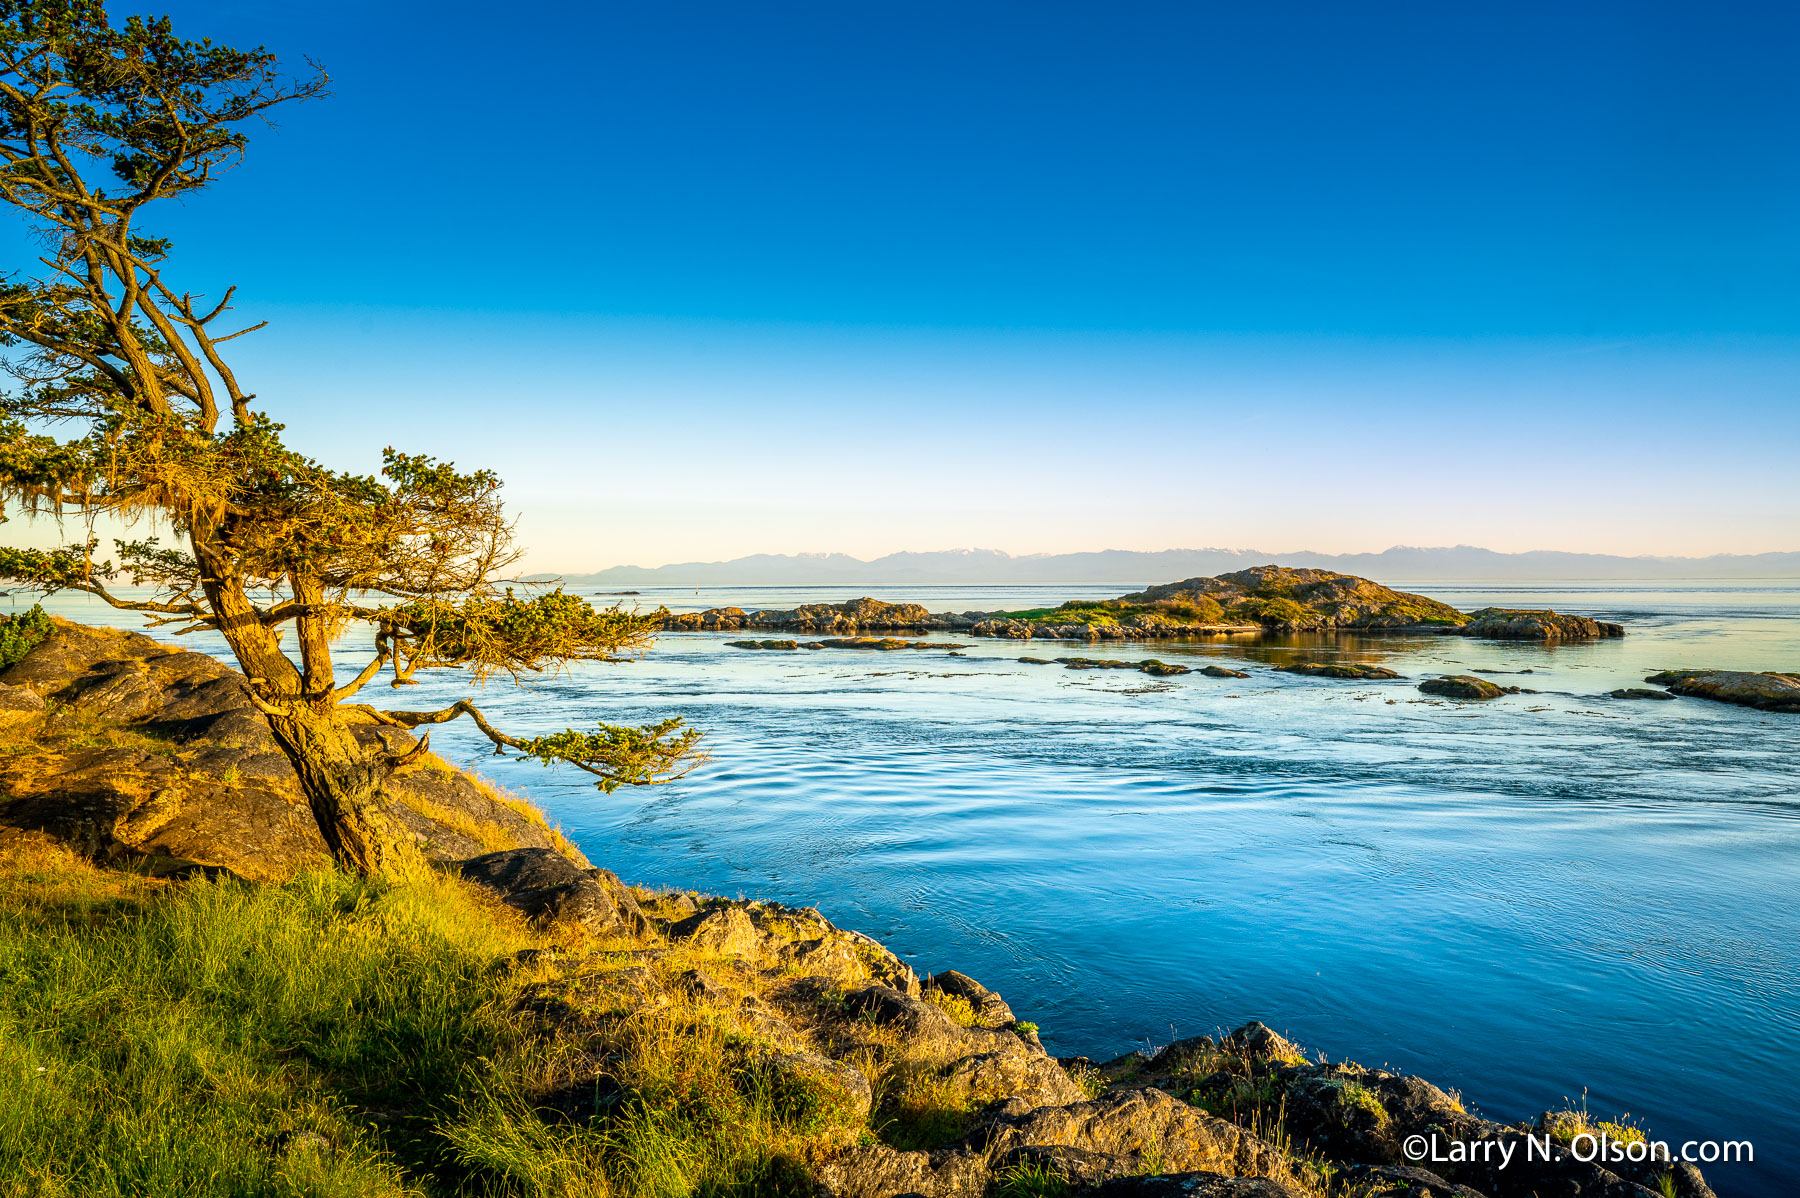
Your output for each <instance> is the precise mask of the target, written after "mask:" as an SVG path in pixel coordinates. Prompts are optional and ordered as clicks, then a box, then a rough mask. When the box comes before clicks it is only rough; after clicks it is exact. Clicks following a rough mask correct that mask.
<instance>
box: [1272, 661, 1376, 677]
mask: <svg viewBox="0 0 1800 1198" xmlns="http://www.w3.org/2000/svg"><path fill="white" fill-rule="evenodd" d="M1275 668H1276V669H1278V670H1280V671H1281V672H1282V673H1284V674H1305V675H1306V676H1307V677H1309V678H1358V679H1387V678H1399V677H1402V675H1400V674H1396V673H1394V671H1392V670H1390V669H1388V668H1387V667H1386V666H1359V665H1352V664H1349V663H1345V662H1323V661H1298V662H1295V663H1294V664H1293V665H1291V666H1276V667H1275Z"/></svg>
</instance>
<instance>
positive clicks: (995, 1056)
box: [937, 1051, 1087, 1107]
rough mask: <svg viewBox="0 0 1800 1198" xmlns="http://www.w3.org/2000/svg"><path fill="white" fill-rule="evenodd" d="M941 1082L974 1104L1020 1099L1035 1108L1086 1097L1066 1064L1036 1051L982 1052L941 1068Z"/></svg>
mask: <svg viewBox="0 0 1800 1198" xmlns="http://www.w3.org/2000/svg"><path fill="white" fill-rule="evenodd" d="M937 1081H938V1083H939V1084H940V1085H941V1086H943V1087H944V1089H945V1091H946V1092H948V1093H951V1094H955V1095H957V1096H959V1097H960V1098H961V1099H962V1100H963V1101H964V1102H965V1103H967V1104H968V1105H969V1106H971V1107H975V1106H984V1105H986V1104H987V1103H990V1102H997V1101H999V1100H1000V1099H1003V1098H1018V1099H1021V1100H1023V1101H1024V1102H1026V1103H1028V1104H1030V1105H1031V1106H1034V1107H1042V1106H1066V1105H1068V1104H1069V1103H1072V1102H1081V1101H1083V1100H1085V1099H1086V1098H1087V1091H1085V1090H1083V1089H1082V1088H1081V1087H1080V1086H1078V1085H1076V1084H1075V1081H1074V1080H1073V1079H1072V1078H1070V1077H1069V1075H1068V1073H1066V1072H1065V1071H1064V1070H1063V1067H1062V1066H1061V1065H1059V1064H1057V1063H1056V1062H1055V1061H1054V1060H1052V1059H1051V1058H1049V1057H1047V1056H1041V1055H1038V1054H1037V1053H1021V1052H1017V1051H1013V1052H983V1053H975V1054H973V1055H970V1056H966V1057H961V1058H958V1059H957V1060H955V1061H952V1062H951V1063H950V1064H948V1065H945V1066H944V1067H943V1068H942V1069H940V1070H939V1071H938V1074H937Z"/></svg>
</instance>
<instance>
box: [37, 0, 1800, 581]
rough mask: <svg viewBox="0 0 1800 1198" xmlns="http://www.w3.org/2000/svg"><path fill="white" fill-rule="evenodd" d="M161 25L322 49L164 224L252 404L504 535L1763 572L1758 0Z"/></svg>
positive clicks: (654, 9)
mask: <svg viewBox="0 0 1800 1198" xmlns="http://www.w3.org/2000/svg"><path fill="white" fill-rule="evenodd" d="M130 10H131V9H130V8H129V6H126V5H115V6H114V11H115V13H122V12H125V11H130ZM171 12H172V15H173V16H174V17H175V18H176V21H177V24H178V28H181V29H183V30H185V31H187V32H188V33H189V34H190V35H194V36H198V35H201V34H210V35H212V36H213V37H214V38H215V39H217V40H223V41H228V42H234V43H238V44H243V43H258V42H260V43H265V44H267V45H268V46H270V47H271V48H272V49H274V50H276V51H277V52H279V53H282V54H284V55H288V56H291V57H292V58H293V59H294V60H295V61H296V62H298V61H299V59H300V57H301V56H302V55H311V56H313V57H315V58H316V59H318V60H319V61H320V62H322V63H323V64H324V65H325V66H326V68H327V69H328V70H329V71H330V73H331V74H332V76H333V79H334V85H333V86H334V92H335V94H334V95H333V96H332V97H331V98H329V99H325V100H322V101H319V102H317V103H314V104H310V105H307V106H305V107H303V108H298V109H295V110H293V111H291V112H289V113H288V114H286V115H285V116H284V117H283V118H282V121H281V127H280V128H279V130H277V131H275V132H274V133H271V134H268V135H265V136H263V137H261V138H260V139H259V141H258V142H257V144H256V145H254V146H253V148H252V155H251V160H250V163H249V164H248V165H247V166H246V167H245V168H243V169H242V170H241V171H239V172H238V173H237V174H235V175H234V176H232V177H230V178H228V179H227V180H226V181H225V182H224V183H223V184H221V185H220V186H219V187H218V189H217V190H216V192H215V193H214V194H213V195H211V196H209V197H207V198H205V199H203V200H201V201H199V202H196V203H194V204H192V205H191V206H190V207H189V208H188V209H186V210H185V211H183V212H180V213H177V214H176V215H175V217H174V219H173V220H172V221H171V222H170V225H169V227H171V228H172V230H173V231H174V232H175V233H176V235H177V237H178V254H180V255H181V260H182V261H183V264H184V265H183V270H184V271H185V278H186V280H187V282H188V285H190V286H193V287H195V288H196V289H199V290H216V289H217V285H218V284H220V283H223V282H225V281H236V282H238V283H240V284H241V288H242V289H241V292H240V296H241V302H242V307H243V308H244V310H245V311H246V312H247V313H253V314H254V315H255V316H257V317H258V318H260V317H262V316H265V315H266V316H268V317H270V318H272V319H273V320H274V322H275V324H274V327H273V328H272V329H271V330H270V331H268V332H266V333H263V334H259V335H258V338H256V339H253V340H254V342H255V344H253V345H252V344H245V346H244V349H243V351H242V355H243V357H244V359H245V361H246V368H247V369H250V370H253V371H254V372H255V374H256V377H255V380H254V387H255V389H256V390H257V391H258V392H259V394H260V395H261V397H262V399H263V400H264V401H265V402H266V403H267V405H268V406H269V408H270V410H271V411H272V412H273V413H274V414H276V415H277V417H278V418H283V419H286V420H287V421H288V423H289V425H290V428H291V429H292V430H293V432H294V435H295V437H296V438H297V439H299V440H300V441H301V442H302V443H303V444H304V445H305V446H306V447H307V448H309V449H311V450H312V451H314V452H316V453H318V454H320V455H321V456H324V457H327V458H328V459H330V460H333V461H336V462H341V463H343V464H345V465H353V466H358V467H362V468H366V467H368V466H369V465H371V464H372V463H373V462H374V461H375V456H374V454H375V451H376V450H378V449H379V447H380V445H381V444H383V443H386V442H388V441H393V442H394V443H396V444H400V445H403V446H407V447H412V448H416V449H421V450H426V451H431V452H438V453H442V454H445V455H447V456H452V457H455V458H456V459H457V460H458V461H459V462H465V463H468V464H476V463H481V464H490V465H493V466H496V467H497V468H499V469H500V470H502V472H503V473H504V474H505V475H506V476H507V477H508V478H509V480H510V482H511V488H510V489H511V491H512V494H513V502H514V505H515V507H517V508H518V510H519V511H520V512H521V514H522V516H523V529H524V532H525V534H526V536H527V537H528V539H530V540H531V541H532V542H533V543H534V545H535V546H536V547H537V550H538V552H537V553H536V555H535V556H534V558H533V564H534V565H538V566H544V567H551V568H561V569H567V570H585V569H591V568H597V567H600V566H604V565H609V564H615V563H618V562H623V561H636V562H640V563H643V564H654V563H656V562H660V561H667V560H681V559H685V558H692V557H729V556H736V555H738V554H741V553H749V552H757V551H775V552H791V551H806V550H811V551H824V550H844V551H849V552H855V553H859V554H862V555H872V554H875V553H880V552H885V551H889V550H895V549H907V548H910V549H932V548H946V547H950V546H956V545H969V544H979V545H987V546H992V547H996V548H1002V549H1007V550H1012V551H1015V552H1031V551H1061V550H1069V549H1080V548H1103V547H1119V548H1166V547H1172V546H1199V545H1227V546H1256V547H1260V548H1266V549H1270V550H1280V549H1291V548H1301V547H1311V548H1317V549H1321V550H1362V549H1380V548H1383V547H1385V546H1387V545H1389V544H1392V543H1395V542H1403V543H1414V544H1418V543H1453V542H1457V541H1466V542H1474V543H1482V544H1487V545H1490V546H1492V547H1494V548H1501V549H1523V548H1531V547H1552V548H1571V549H1588V550H1596V551H1616V552H1671V553H1706V552H1713V551H1748V550H1756V549H1775V548H1783V549H1788V548H1800V470H1797V469H1796V468H1795V467H1794V461H1795V450H1796V449H1797V448H1800V415H1797V414H1796V413H1797V412H1800V369H1797V367H1800V231H1797V230H1800V224H1797V222H1796V215H1797V214H1800V70H1796V69H1795V63H1796V62H1797V61H1800V8H1796V7H1795V6H1792V5H1776V4H1768V5H1734V4H1709V5H1693V4H1687V5H1668V4H1642V3H1634V4H1623V3H1621V4H1567V3H1564V4H1556V5H1536V6H1534V5H1525V4H1506V5H1489V6H1472V5H1444V4H1415V5H1398V4H1386V5H1363V6H1352V5H1342V4H1313V5H1280V4H1271V5H1242V4H1234V5H1208V4H1190V3H1166V4H1129V3H1108V4H1083V5H1074V4H1045V3H1032V4H1017V5H1010V4H977V5H970V4H954V5H952V4H920V3H913V4H904V5H902V4H885V5H876V4H842V3H836V4H806V5H803V4H790V3H761V4H754V5H750V4H737V3H734V4H724V3H683V4H666V3H665V4H650V3H634V4H615V3H595V4H573V3H554V2H552V3H544V4H539V5H534V6H498V5H469V4H458V3H438V4H431V5H426V4H413V3H357V4H349V3H339V2H336V0H315V2H311V3H307V4H291V3H280V4H275V3H232V4H225V3H197V2H196V3H183V4H179V5H177V6H175V7H174V8H173V9H172V10H171ZM489 405H492V408H491V409H490V408H489ZM495 411H497V412H498V415H495V414H494V412H495ZM14 527H15V529H16V528H17V526H16V525H15V526H14Z"/></svg>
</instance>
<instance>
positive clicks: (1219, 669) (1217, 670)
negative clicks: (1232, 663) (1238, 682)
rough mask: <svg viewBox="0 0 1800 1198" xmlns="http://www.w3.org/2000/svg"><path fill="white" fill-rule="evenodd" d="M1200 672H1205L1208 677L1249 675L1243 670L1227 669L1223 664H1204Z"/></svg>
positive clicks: (1244, 676) (1241, 676)
mask: <svg viewBox="0 0 1800 1198" xmlns="http://www.w3.org/2000/svg"><path fill="white" fill-rule="evenodd" d="M1200 672H1201V673H1202V674H1205V675H1206V676H1207V677H1208V678H1248V677H1250V675H1249V674H1248V673H1246V672H1245V671H1243V670H1232V669H1227V668H1226V667H1224V666H1205V667H1203V668H1202V669H1201V671H1200Z"/></svg>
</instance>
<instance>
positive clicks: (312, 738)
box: [268, 703, 405, 877]
mask: <svg viewBox="0 0 1800 1198" xmlns="http://www.w3.org/2000/svg"><path fill="white" fill-rule="evenodd" d="M268 720H269V730H270V731H271V732H273V733H274V734H275V739H276V741H277V742H278V743H279V744H280V745H281V748H282V751H283V752H285V753H286V754H287V757H288V760H289V761H291V762H293V764H294V772H295V773H297V774H298V775H299V776H300V789H301V791H302V792H303V793H304V794H305V795H306V801H307V803H308V804H309V805H310V806H311V807H312V813H313V819H315V820H316V821H318V825H319V834H320V835H321V836H323V837H324V838H325V845H326V847H327V848H329V849H330V850H331V855H332V856H333V857H335V858H336V859H337V861H338V863H339V864H340V865H342V866H344V867H345V868H347V869H353V870H355V871H356V872H357V873H359V874H362V875H363V876H364V877H375V876H380V875H394V874H398V873H400V872H403V869H404V865H405V861H404V859H403V858H402V856H401V853H400V848H401V843H402V842H401V838H400V829H398V828H397V827H395V826H394V822H393V821H392V820H391V819H389V818H388V816H387V813H386V812H385V811H384V810H383V801H382V800H383V796H382V784H383V783H384V782H385V781H386V780H387V777H388V774H389V773H390V772H391V770H390V768H389V766H388V764H387V762H386V760H385V759H384V757H383V755H382V754H380V753H378V752H371V751H369V750H368V749H365V748H364V747H363V746H362V745H361V744H359V743H358V742H357V739H356V736H355V735H354V734H353V733H352V732H351V730H350V726H349V725H348V724H347V723H346V722H345V721H344V720H343V718H342V717H341V716H340V715H339V714H338V713H337V712H335V711H319V710H317V709H316V708H314V707H312V706H310V705H309V704H306V703H295V704H292V705H289V706H287V707H286V708H285V710H283V711H282V712H281V713H280V714H275V713H270V714H269V715H268Z"/></svg>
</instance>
